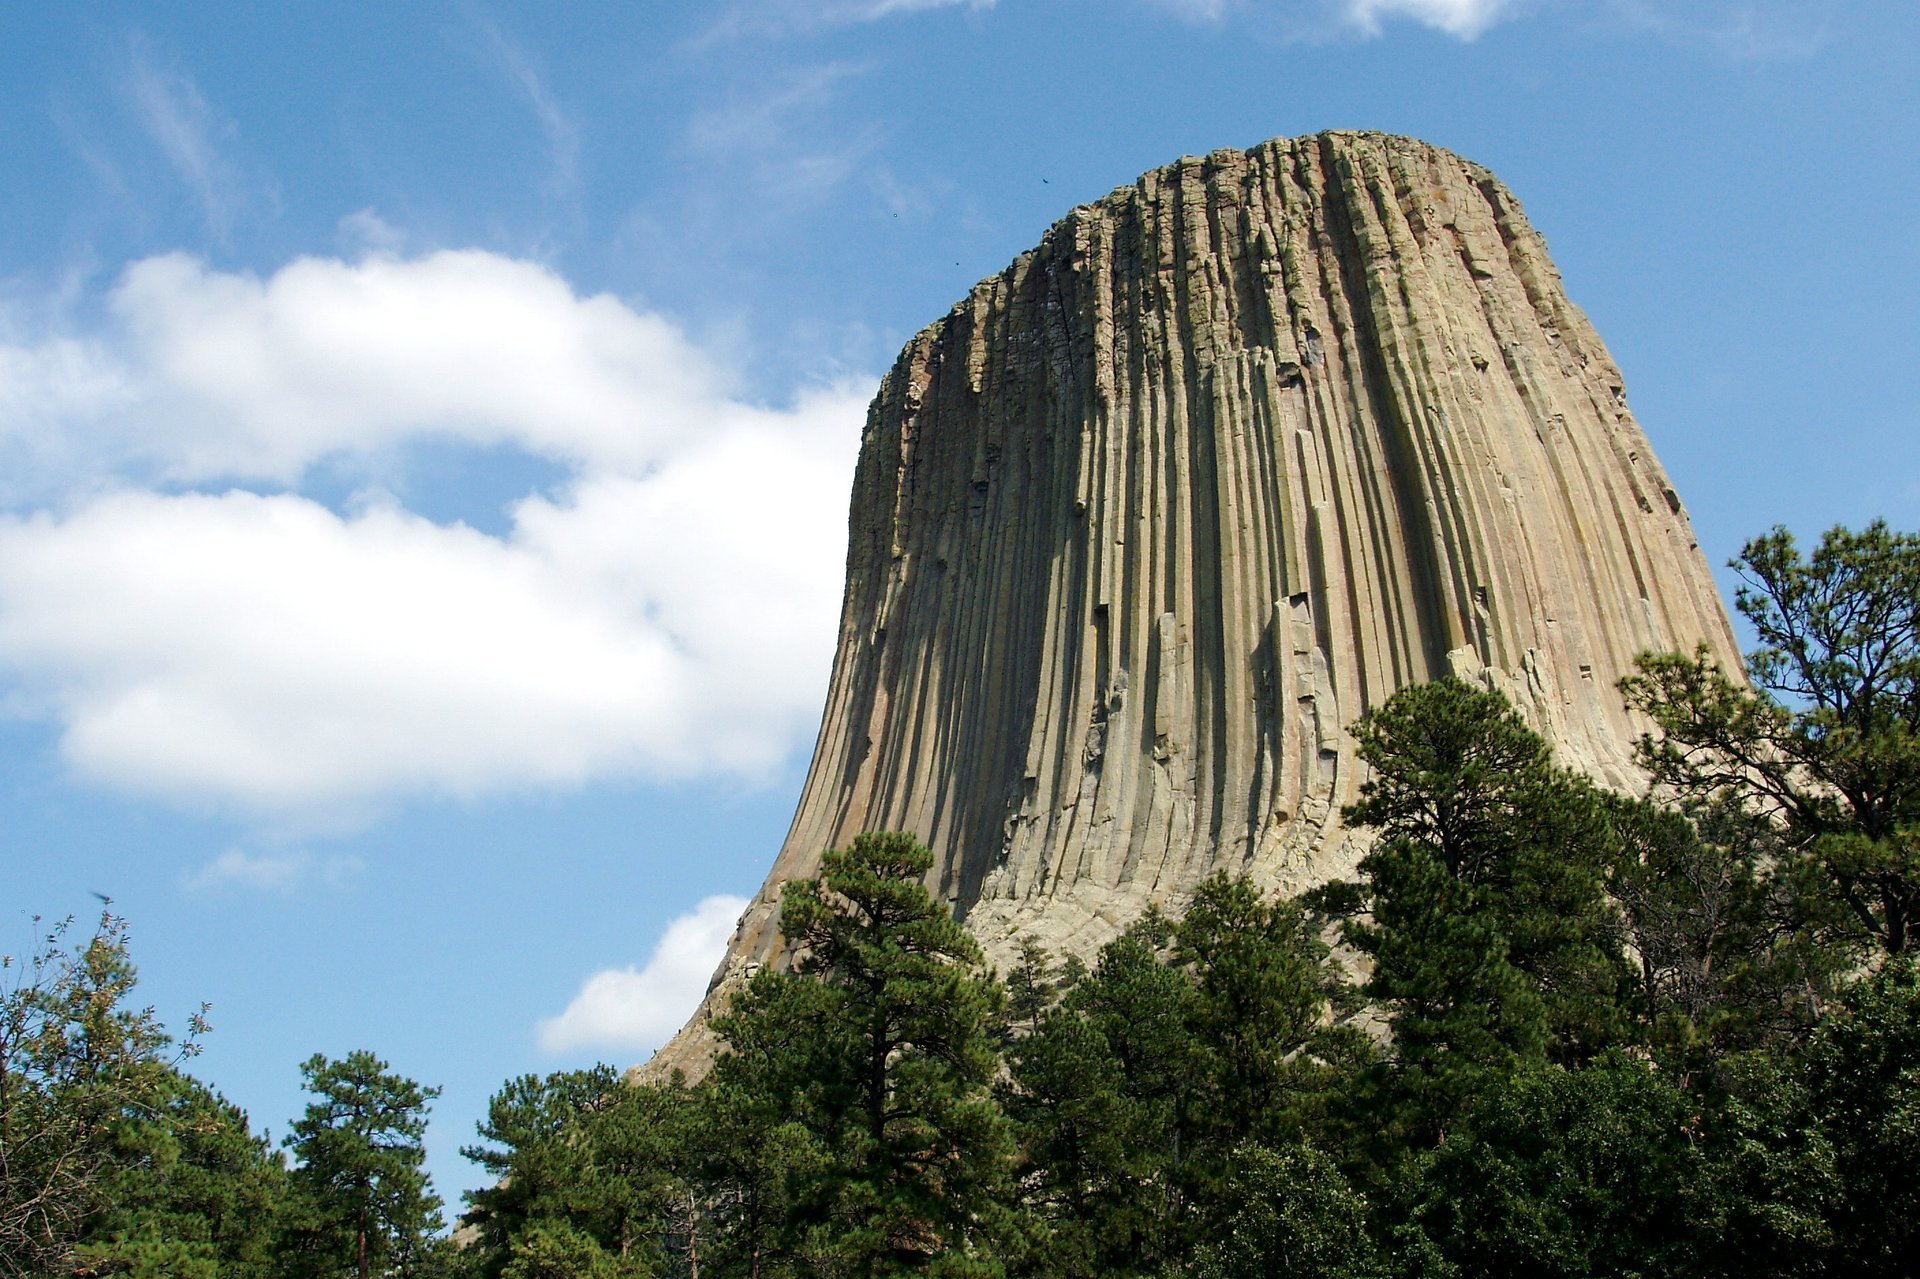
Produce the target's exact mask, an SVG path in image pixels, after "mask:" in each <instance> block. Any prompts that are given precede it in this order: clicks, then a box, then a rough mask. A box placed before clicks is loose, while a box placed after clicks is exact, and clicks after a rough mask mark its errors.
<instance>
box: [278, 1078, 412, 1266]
mask: <svg viewBox="0 0 1920 1279" xmlns="http://www.w3.org/2000/svg"><path fill="white" fill-rule="evenodd" d="M300 1073H301V1075H302V1076H303V1077H304V1078H305V1080H306V1088H307V1091H308V1092H310V1093H312V1094H314V1096H315V1098H316V1100H315V1101H313V1102H312V1103H310V1104H309V1105H308V1106H307V1110H306V1113H305V1114H304V1115H303V1116H302V1117H301V1118H299V1119H297V1120H295V1121H294V1124H293V1130H292V1132H291V1133H290V1134H289V1135H288V1137H287V1139H286V1142H285V1144H286V1146H287V1147H288V1148H289V1149H290V1150H291V1151H292V1152H293V1155H294V1157H295V1158H296V1159H297V1160H298V1161H299V1163H298V1165H297V1166H296V1167H295V1168H294V1170H293V1173H292V1182H293V1190H294V1192H295V1196H296V1198H295V1204H296V1212H297V1214H298V1225H297V1227H296V1229H295V1231H294V1233H293V1236H292V1240H291V1244H292V1246H291V1247H290V1249H289V1250H288V1254H289V1255H287V1257H286V1263H287V1268H288V1270H289V1271H290V1272H292V1273H298V1274H302V1275H307V1276H312V1277H313V1279H339V1277H340V1276H346V1275H352V1276H355V1279H372V1276H373V1275H374V1274H375V1273H376V1272H378V1273H380V1274H397V1275H401V1276H408V1275H414V1274H417V1273H419V1272H420V1270H421V1268H422V1267H423V1264H424V1261H425V1257H426V1254H427V1252H428V1249H429V1247H430V1236H431V1235H432V1234H433V1233H434V1232H435V1231H437V1230H439V1228H440V1224H441V1220H440V1200H439V1197H438V1196H436V1195H435V1194H434V1193H433V1190H432V1187H431V1186H430V1184H429V1183H428V1180H427V1175H426V1173H425V1171H424V1170H423V1169H422V1167H421V1164H422V1162H423V1160H424V1159H425V1157H426V1151H425V1149H424V1147H423V1146H422V1144H421V1142H422V1139H423V1138H424V1136H425V1134H426V1128H427V1106H428V1104H429V1103H430V1102H431V1101H432V1100H433V1099H434V1098H435V1097H438V1096H439V1095H440V1090H439V1089H438V1088H423V1087H421V1086H420V1085H419V1084H417V1083H415V1082H414V1081H413V1080H411V1079H407V1078H405V1077H403V1076H400V1075H396V1074H390V1073H388V1071H387V1063H386V1062H384V1061H381V1060H380V1059H379V1058H378V1057H376V1056H374V1055H373V1054H372V1053H370V1052H366V1051H364V1050H362V1051H355V1052H351V1053H348V1054H347V1055H346V1056H345V1057H342V1058H340V1059H338V1060H330V1059H328V1058H327V1057H325V1056H324V1055H322V1054H319V1053H316V1054H314V1056H312V1057H311V1058H309V1059H308V1060H307V1061H306V1062H305V1063H303V1064H302V1065H301V1067H300Z"/></svg>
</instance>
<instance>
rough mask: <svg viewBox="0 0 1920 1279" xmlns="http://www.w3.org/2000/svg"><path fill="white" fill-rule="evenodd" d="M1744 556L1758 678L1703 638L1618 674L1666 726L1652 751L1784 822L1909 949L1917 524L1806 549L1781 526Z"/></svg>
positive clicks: (1915, 774)
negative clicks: (1715, 657)
mask: <svg viewBox="0 0 1920 1279" xmlns="http://www.w3.org/2000/svg"><path fill="white" fill-rule="evenodd" d="M1733 567H1734V568H1735V569H1737V570H1738V571H1739V573H1740V575H1741V578H1742V580H1743V585H1742V586H1741V588H1740V590H1739V592H1738V594H1737V595H1736V597H1735V601H1734V602H1735V606H1736V607H1737V608H1738V609H1739V610H1740V612H1741V613H1742V614H1743V615H1744V616H1745V617H1746V619H1747V620H1748V622H1750V623H1751V624H1752V626H1753V628H1754V631H1755V633H1756V634H1757V636H1758V637H1759V640H1760V644H1759V647H1757V648H1756V649H1754V651H1753V652H1751V653H1750V654H1748V656H1747V669H1748V673H1749V675H1750V676H1751V677H1752V681H1753V684H1752V686H1749V685H1748V684H1746V683H1744V682H1742V681H1740V680H1739V679H1737V678H1735V677H1733V676H1730V675H1728V674H1727V673H1726V672H1724V671H1722V670H1720V669H1719V668H1718V667H1717V666H1716V665H1715V664H1714V663H1713V661H1712V660H1711V658H1710V657H1709V656H1708V653H1707V651H1706V649H1705V648H1704V647H1703V648H1701V649H1698V650H1696V651H1695V652H1694V653H1693V654H1691V655H1682V654H1676V653H1667V654H1647V655H1643V656H1642V657H1640V658H1639V659H1637V663H1636V674H1634V675H1632V676H1630V677H1628V678H1627V679H1626V680H1624V681H1622V683H1621V688H1622V690H1623V691H1624V692H1625V693H1626V695H1627V698H1628V701H1629V702H1630V703H1631V704H1632V705H1634V706H1636V707H1638V708H1639V709H1641V710H1643V711H1645V712H1646V713H1647V714H1648V715H1649V716H1651V717H1652V719H1653V720H1654V722H1655V724H1656V725H1657V727H1658V732H1657V733H1655V734H1651V735H1649V736H1648V737H1646V738H1644V739H1643V740H1642V742H1641V746H1640V754H1641V758H1642V760H1643V762H1644V763H1645V764H1646V766H1647V768H1648V769H1649V771H1650V772H1651V773H1652V774H1653V776H1654V778H1655V779H1656V780H1657V781H1659V782H1660V783H1662V784H1664V785H1665V786H1667V787H1668V788H1670V789H1671V790H1672V791H1673V792H1675V793H1676V794H1678V795H1680V796H1682V797H1685V798H1689V799H1695V800H1704V799H1709V798H1716V797H1717V798H1720V799H1722V800H1723V801H1725V802H1730V803H1735V804H1738V805H1740V806H1741V807H1743V808H1745V809H1746V810H1748V811H1750V812H1752V813H1755V814H1756V815H1759V816H1761V817H1763V818H1765V819H1767V820H1771V821H1776V822H1778V823H1779V824H1780V826H1781V828H1782V830H1783V832H1784V833H1785V835H1786V837H1787V841H1788V846H1789V848H1790V849H1791V850H1792V852H1793V853H1794V854H1795V855H1796V856H1799V857H1804V858H1806V859H1808V860H1810V861H1811V862H1812V863H1813V864H1814V865H1815V866H1817V867H1818V868H1819V869H1820V870H1821V872H1822V874H1823V878H1824V880H1825V882H1826V884H1827V887H1828V889H1829V891H1830V892H1831V894H1832V896H1833V898H1834V900H1835V901H1836V902H1837V903H1838V904H1839V905H1840V907H1841V908H1843V909H1844V911H1845V912H1846V916H1847V919H1848V920H1849V921H1850V924H1851V932H1852V934H1853V935H1854V936H1855V937H1856V938H1858V939H1859V940H1860V941H1862V942H1864V943H1866V944H1868V945H1870V946H1872V947H1875V948H1877V949H1878V950H1880V951H1881V952H1883V953H1885V954H1891V955H1898V954H1903V953H1905V952H1906V951H1907V950H1909V949H1910V948H1911V947H1912V946H1913V945H1914V943H1915V940H1916V929H1920V536H1915V535H1911V534H1901V533H1894V532H1891V531H1890V530H1889V529H1888V528H1887V526H1886V525H1885V524H1884V523H1881V522H1879V521H1876V522H1874V523H1873V524H1871V525H1869V526H1868V527H1867V528H1866V529H1865V530H1863V531H1861V532H1858V533H1855V532H1851V531H1849V530H1847V529H1845V528H1834V529H1831V530H1829V531H1828V532H1827V533H1826V534H1825V535H1824V536H1823V537H1822V538H1821V539H1820V543H1819V545H1818V546H1817V547H1815V549H1814V551H1813V553H1812V555H1810V556H1803V555H1802V554H1801V552H1800V550H1799V548H1798V547H1797V546H1796V545H1795V543H1794V539H1793V536H1792V535H1791V534H1789V533H1788V532H1787V531H1786V530H1785V529H1782V528H1775V529H1774V530H1773V531H1772V532H1771V533H1768V534H1767V535H1765V536H1764V537H1760V538H1756V539H1754V540H1753V541H1751V542H1749V543H1747V545H1746V546H1745V547H1744V548H1743V549H1742V550H1741V552H1740V555H1739V556H1738V557H1737V558H1736V559H1735V560H1734V561H1733Z"/></svg>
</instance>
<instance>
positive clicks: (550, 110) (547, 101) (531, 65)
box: [474, 17, 580, 196]
mask: <svg viewBox="0 0 1920 1279" xmlns="http://www.w3.org/2000/svg"><path fill="white" fill-rule="evenodd" d="M474 22H475V25H476V26H477V27H478V28H479V30H480V34H481V36H482V38H483V39H484V40H485V42H486V47H487V52H488V54H489V55H490V57H491V59H492V61H493V63H494V65H495V66H496V67H497V68H498V69H499V71H500V72H501V74H502V75H504V76H505V77H506V79H507V81H508V83H510V84H511V85H512V86H513V87H514V89H515V90H517V91H518V92H519V94H520V96H521V97H522V98H524V99H525V100H526V103H527V106H528V107H529V108H530V109H531V110H532V112H533V115H534V118H535V119H536V120H538V121H539V122H540V130H541V132H542V133H544V134H545V135H546V139H547V163H548V166H549V168H550V169H551V173H550V175H549V179H548V190H549V193H550V194H552V195H555V196H564V195H567V194H570V193H571V192H572V191H573V189H574V187H575V186H576V184H577V183H578V182H579V177H580V129H579V126H578V125H576V124H575V123H574V121H573V118H572V116H570V115H569V114H568V113H567V112H566V111H565V110H564V109H563V108H562V107H561V105H560V103H559V101H558V100H556V99H555V98H554V96H553V94H552V92H551V91H549V89H548V88H547V82H546V78H545V77H544V76H543V75H542V74H541V72H540V68H539V67H538V65H536V64H535V62H534V60H533V59H532V58H531V57H530V56H529V55H528V54H527V52H526V50H525V49H523V48H522V47H521V46H520V45H518V44H516V43H514V42H513V41H511V40H509V39H508V38H507V37H506V35H505V34H504V33H503V32H502V31H501V30H500V28H499V26H498V25H496V24H495V23H493V22H491V21H489V20H487V19H485V18H479V17H476V18H475V19H474Z"/></svg>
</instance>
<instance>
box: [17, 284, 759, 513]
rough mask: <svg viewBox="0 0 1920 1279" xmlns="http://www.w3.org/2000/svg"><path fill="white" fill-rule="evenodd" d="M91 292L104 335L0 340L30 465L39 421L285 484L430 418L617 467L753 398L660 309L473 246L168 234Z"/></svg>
mask: <svg viewBox="0 0 1920 1279" xmlns="http://www.w3.org/2000/svg"><path fill="white" fill-rule="evenodd" d="M107 307H108V312H109V315H110V317H111V324H110V327H109V328H108V329H107V330H106V331H105V332H103V333H98V334H95V335H92V336H91V337H88V338H76V337H72V336H67V337H62V338H53V339H48V340H45V341H42V342H40V343H37V344H15V345H12V346H7V347H0V378H4V380H0V403H4V404H6V405H7V406H8V408H9V410H10V411H9V412H8V414H7V418H6V420H5V422H4V423H0V433H4V434H0V440H4V443H5V446H6V448H7V450H8V452H9V453H13V454H15V455H19V454H21V453H23V452H25V453H27V454H28V461H29V462H35V461H38V462H41V463H42V464H43V465H44V461H45V459H42V458H38V457H36V456H35V455H34V454H33V452H32V450H33V446H34V445H35V444H36V442H39V441H44V440H45V439H46V438H48V437H50V436H59V437H63V438H66V439H69V440H72V439H76V438H77V439H82V440H85V441H87V442H88V443H89V444H90V445H91V447H92V449H93V451H94V455H95V461H96V464H97V465H120V466H125V465H129V464H137V465H140V466H144V467H146V468H148V472H149V473H150V474H151V475H152V476H153V477H154V478H158V479H161V480H165V481H170V482H176V483H181V482H186V483H191V482H197V481H206V480H209V479H215V478H222V477H226V478H242V479H254V480H273V481H278V482H281V483H292V482H296V481H297V480H298V479H299V478H300V476H301V475H302V474H303V473H304V472H305V471H306V469H307V468H308V467H310V466H311V465H312V464H313V463H314V462H316V461H318V460H320V459H321V458H323V457H326V456H328V455H330V454H336V453H342V452H348V453H351V452H361V453H364V452H369V451H375V450H379V449H383V448H393V447H396V446H399V445H402V444H405V443H407V442H409V441H411V440H417V439H421V438H442V439H452V440H458V441H462V442H465V443H471V444H478V445H501V444H504V445H511V446H514V447H518V448H522V449H525V450H527V451H529V452H532V453H537V454H541V455H543V456H548V457H554V458H560V459H564V460H566V461H568V462H570V463H574V464H577V465H583V466H591V467H596V468H614V469H622V470H628V471H633V470H639V469H644V468H645V467H646V466H648V465H651V464H653V463H654V462H655V461H657V460H658V459H659V457H660V456H661V455H662V454H663V453H664V452H667V451H671V450H672V449H673V448H674V447H675V446H676V445H678V444H680V443H683V442H685V441H687V440H689V439H691V438H695V437H696V436H697V435H698V434H699V433H700V432H699V430H696V429H695V428H701V427H704V428H707V429H713V428H716V427H718V428H724V427H725V426H728V425H731V424H735V423H738V422H739V421H741V420H742V419H746V418H751V417H753V416H754V415H755V414H754V411H753V410H752V409H750V408H749V407H748V406H746V405H743V404H739V403H736V402H734V401H732V400H730V399H728V398H727V394H726V393H727V390H728V387H727V384H726V379H725V378H724V377H723V375H722V373H721V371H720V370H719V369H717V368H716V367H715V366H714V364H713V363H712V362H711V361H710V360H709V359H708V358H707V357H706V356H705V354H704V353H703V352H702V351H700V350H698V349H697V348H696V347H694V346H693V345H692V343H690V342H689V341H688V340H687V339H686V337H685V336H684V335H683V334H682V333H681V332H680V331H679V330H678V329H677V328H675V327H674V325H673V324H672V323H670V322H669V321H667V320H666V319H664V318H662V317H660V316H657V315H652V314H648V313H646V312H643V311H636V310H633V309H632V308H629V307H628V306H626V305H625V304H623V303H622V302H620V301H619V300H617V299H615V298H612V297H608V296H605V295H601V296H597V297H587V298H582V297H578V296H576V295H575V294H574V292H573V291H572V289H571V288H569V287H568V285H567V284H566V282H565V281H564V280H562V279H560V278H559V277H558V276H556V275H554V274H553V273H552V272H551V271H549V270H547V269H546V268H544V267H542V266H539V265H537V264H535V263H531V262H524V261H519V260H516V259H513V258H507V257H502V256H500V255H498V254H493V253H485V252H479V251H449V252H441V253H435V254H431V255H429V256H426V257H422V258H416V259H411V260H402V259H396V258H389V257H380V256H374V257H369V258H366V259H364V260H362V261H359V262H345V261H341V260H339V259H333V258H303V259H300V260H299V261H296V262H293V263H291V264H289V265H288V266H286V267H283V268H282V269H281V270H279V271H278V272H276V273H275V274H274V275H272V276H271V277H269V278H267V279H264V280H262V279H259V278H256V277H254V276H251V275H244V274H236V273H229V272H221V271H214V270H211V269H209V268H208V267H207V266H206V265H205V264H204V263H202V262H200V261H198V260H196V259H194V258H190V257H187V256H186V255H184V254H169V255H165V256H161V257H155V258H148V259H146V260H144V261H141V262H138V263H136V264H134V265H133V266H132V267H131V268H129V269H128V270H127V272H126V273H125V275H124V277H123V278H122V280H121V282H120V284H119V285H118V286H117V287H116V288H115V289H114V291H113V292H112V294H111V295H110V296H109V298H108V300H107ZM10 460H11V459H10ZM14 483H15V484H16V485H17V484H18V483H19V481H18V480H16V481H14Z"/></svg>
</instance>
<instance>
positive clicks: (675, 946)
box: [539, 896, 747, 1054]
mask: <svg viewBox="0 0 1920 1279" xmlns="http://www.w3.org/2000/svg"><path fill="white" fill-rule="evenodd" d="M746 908H747V899H746V898H744V897H731V896H720V897H709V898H707V899H706V900H705V901H703V902H701V903H700V904H699V905H698V906H696V907H695V908H694V909H693V910H692V911H691V912H689V913H688V914H685V915H682V916H680V917H679V918H678V919H675V920H674V921H673V922H672V923H670V924H668V925H667V931H666V932H665V933H664V934H663V935H662V936H661V938H660V942H659V944H658V945H656V946H655V947H654V948H653V954H652V955H651V956H649V957H648V959H647V963H646V966H645V967H644V968H637V969H636V968H633V967H627V968H607V969H603V970H601V971H600V972H597V973H595V974H594V975H593V976H591V977H589V978H587V980H586V982H585V983H584V984H583V985H582V986H581V987H580V993H579V994H577V995H575V996H574V997H573V1002H572V1003H570V1004H568V1005H567V1007H566V1011H564V1012H562V1013H561V1014H560V1015H559V1016H558V1017H549V1018H547V1019H545V1020H543V1021H542V1022H541V1023H540V1026H539V1039H540V1047H541V1048H542V1049H544V1050H545V1051H547V1052H550V1053H570V1052H578V1051H581V1050H585V1049H595V1050H600V1049H605V1050H609V1051H621V1052H627V1053H633V1054H641V1053H648V1052H652V1051H653V1050H654V1049H655V1048H658V1047H659V1046H660V1045H661V1044H663V1043H665V1042H666V1041H667V1038H668V1037H669V1036H671V1035H672V1034H673V1033H674V1032H675V1031H676V1030H678V1029H680V1027H681V1026H682V1025H683V1024H684V1023H685V1022H686V1020H687V1018H688V1017H689V1016H690V1015H691V1014H692V1013H693V1010H694V1009H695V1008H696V1007H698V1006H699V1003H700V1000H701V999H702V997H704V996H705V995H706V993H707V982H708V981H709V980H710V979H711V978H712V976H713V970H714V969H715V968H716V967H718V966H719V963H720V959H721V956H722V955H724V954H725V953H726V949H727V938H728V937H729V936H730V935H731V934H732V932H733V929H734V925H735V924H737V923H738V922H739V920H740V913H741V912H742V911H744V910H745V909H746Z"/></svg>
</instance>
